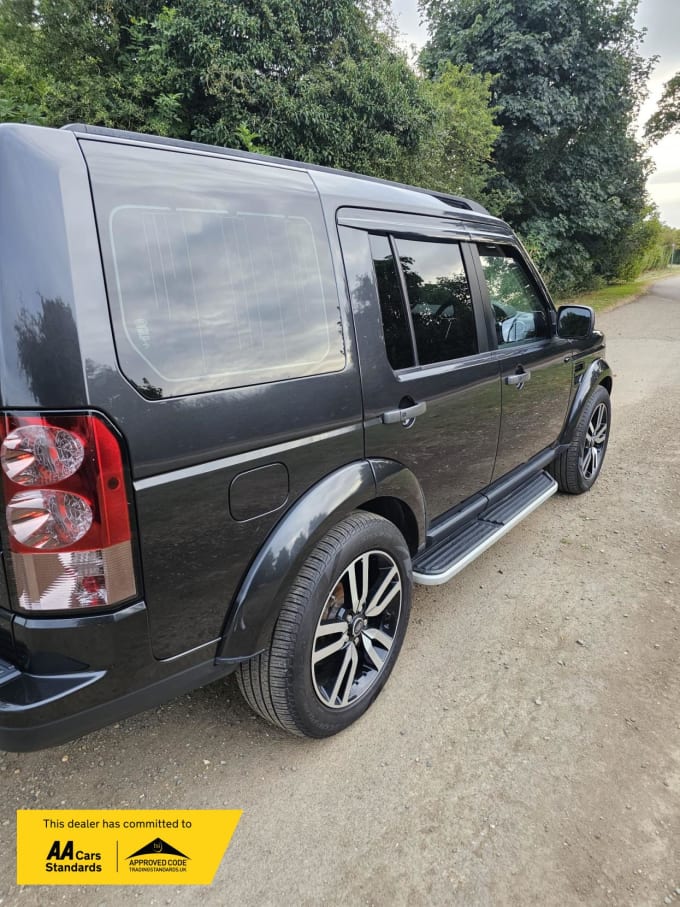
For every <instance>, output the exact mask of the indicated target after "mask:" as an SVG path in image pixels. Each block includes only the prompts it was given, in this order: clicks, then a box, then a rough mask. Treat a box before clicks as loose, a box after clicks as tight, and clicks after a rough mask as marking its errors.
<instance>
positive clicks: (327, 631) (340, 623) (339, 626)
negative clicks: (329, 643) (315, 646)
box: [316, 620, 347, 639]
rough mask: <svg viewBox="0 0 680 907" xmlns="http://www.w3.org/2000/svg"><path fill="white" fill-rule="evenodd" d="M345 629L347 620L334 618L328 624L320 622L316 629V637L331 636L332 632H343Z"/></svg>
mask: <svg viewBox="0 0 680 907" xmlns="http://www.w3.org/2000/svg"><path fill="white" fill-rule="evenodd" d="M346 630H347V622H346V621H344V620H335V621H333V623H330V624H320V625H319V628H318V629H317V631H316V638H317V639H318V638H319V637H320V636H331V635H332V634H333V633H344V632H345V631H346Z"/></svg>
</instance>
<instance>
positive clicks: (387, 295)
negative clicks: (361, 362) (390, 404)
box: [370, 234, 415, 371]
mask: <svg viewBox="0 0 680 907" xmlns="http://www.w3.org/2000/svg"><path fill="white" fill-rule="evenodd" d="M370 243H371V255H372V256H373V267H374V269H375V277H376V281H377V284H378V296H379V298H380V314H381V315H382V323H383V331H384V334H385V348H386V350H387V359H388V361H389V363H390V365H391V366H392V368H393V369H394V370H395V371H397V370H398V369H401V368H410V367H411V366H412V365H415V361H414V356H413V345H412V342H411V331H410V329H409V325H408V321H407V320H406V311H405V309H404V303H403V300H402V296H401V286H400V283H399V272H398V271H397V263H396V262H395V260H394V256H393V255H392V248H391V246H390V241H389V239H388V238H387V237H386V236H378V235H375V234H371V236H370Z"/></svg>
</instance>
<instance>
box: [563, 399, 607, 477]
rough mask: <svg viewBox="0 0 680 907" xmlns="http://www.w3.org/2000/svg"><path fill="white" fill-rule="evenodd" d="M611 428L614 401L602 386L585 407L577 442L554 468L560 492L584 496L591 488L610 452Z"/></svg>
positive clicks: (575, 434)
mask: <svg viewBox="0 0 680 907" xmlns="http://www.w3.org/2000/svg"><path fill="white" fill-rule="evenodd" d="M610 425H611V401H610V398H609V394H608V393H607V390H606V388H604V387H602V385H599V386H598V387H596V388H595V390H594V391H593V392H592V394H591V395H590V397H589V398H588V400H587V401H586V404H585V406H584V407H583V412H582V413H581V416H580V418H579V420H578V423H577V426H576V430H575V432H574V440H573V441H572V442H571V444H570V445H569V447H568V448H567V450H566V451H563V452H562V453H561V454H560V455H559V457H558V458H557V459H556V460H555V461H554V463H553V464H552V466H551V472H552V474H553V476H554V477H555V479H556V480H557V484H558V485H559V487H560V491H566V492H567V493H568V494H583V492H585V491H588V490H589V489H590V488H592V486H593V485H594V484H595V481H596V480H597V477H598V476H599V474H600V470H601V469H602V463H603V461H604V457H605V454H606V452H607V443H608V441H609V428H610Z"/></svg>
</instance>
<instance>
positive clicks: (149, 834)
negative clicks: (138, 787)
mask: <svg viewBox="0 0 680 907" xmlns="http://www.w3.org/2000/svg"><path fill="white" fill-rule="evenodd" d="M240 818H241V810H240V809H188V810H178V809H161V810H153V809H58V810H46V809H20V810H17V884H18V885H210V883H211V882H212V880H213V877H214V875H215V873H216V871H217V867H218V866H219V865H220V862H221V860H222V857H223V856H224V852H225V851H226V849H227V847H228V846H229V842H230V841H231V837H232V835H233V834H234V831H235V830H236V826H237V825H238V822H239V819H240Z"/></svg>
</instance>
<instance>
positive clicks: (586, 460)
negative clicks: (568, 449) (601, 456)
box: [581, 447, 593, 479]
mask: <svg viewBox="0 0 680 907" xmlns="http://www.w3.org/2000/svg"><path fill="white" fill-rule="evenodd" d="M592 458H593V448H592V447H589V448H588V449H587V450H586V451H585V452H584V454H583V459H582V460H581V471H582V472H583V475H584V476H585V478H586V479H588V478H590V473H589V472H588V468H589V467H590V461H591V460H592Z"/></svg>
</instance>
